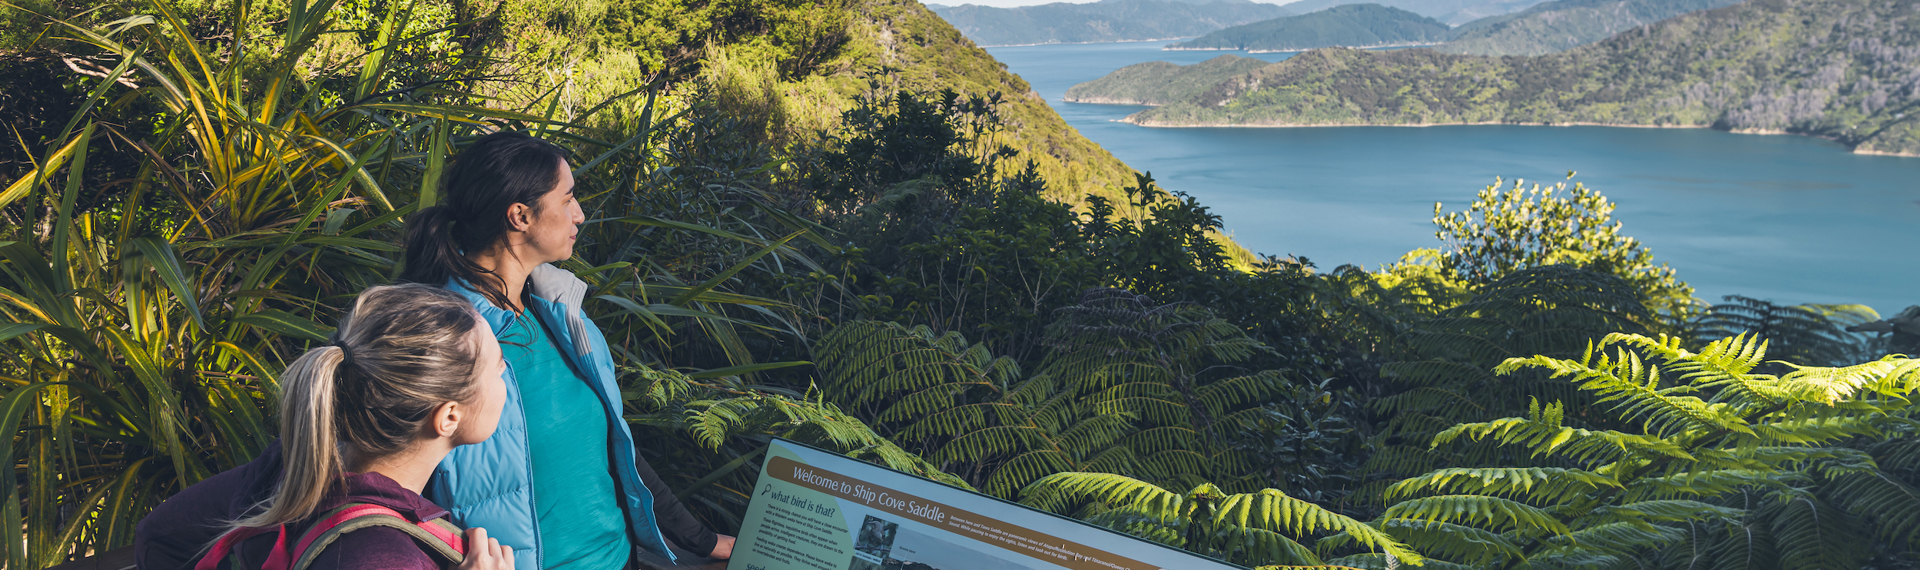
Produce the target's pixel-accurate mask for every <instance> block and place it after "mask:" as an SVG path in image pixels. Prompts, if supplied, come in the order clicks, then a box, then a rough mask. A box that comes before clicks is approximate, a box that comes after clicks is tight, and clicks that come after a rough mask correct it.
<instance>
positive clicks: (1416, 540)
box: [1322, 519, 1526, 567]
mask: <svg viewBox="0 0 1920 570" xmlns="http://www.w3.org/2000/svg"><path fill="white" fill-rule="evenodd" d="M1381 526H1382V528H1383V529H1384V530H1386V531H1387V533H1389V534H1392V535H1393V536H1394V537H1395V538H1399V539H1401V540H1404V541H1406V543H1407V545H1408V546H1410V547H1411V548H1414V549H1417V550H1419V551H1420V554H1422V555H1424V556H1428V557H1429V558H1428V560H1429V561H1430V562H1431V560H1432V559H1434V558H1439V559H1441V560H1448V561H1452V562H1458V563H1462V564H1467V565H1472V566H1477V567H1489V566H1498V565H1499V564H1500V563H1501V562H1504V561H1507V560H1513V559H1518V558H1525V557H1526V553H1525V552H1523V551H1522V550H1521V549H1520V545H1519V544H1517V543H1515V542H1514V541H1512V540H1509V539H1508V538H1507V537H1506V536H1505V535H1503V534H1501V533H1497V532H1493V531H1490V530H1486V529H1483V528H1478V527H1472V526H1467V525H1461V524H1454V523H1441V522H1422V521H1415V520H1409V519H1389V520H1387V521H1385V522H1384V523H1382V525H1381ZM1345 542H1346V537H1344V536H1334V537H1329V538H1327V539H1326V540H1323V541H1322V546H1331V547H1339V546H1342V545H1344V544H1345Z"/></svg>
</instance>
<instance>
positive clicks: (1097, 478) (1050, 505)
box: [1020, 473, 1186, 520]
mask: <svg viewBox="0 0 1920 570" xmlns="http://www.w3.org/2000/svg"><path fill="white" fill-rule="evenodd" d="M1083 501H1099V502H1102V503H1106V504H1108V505H1113V506H1115V507H1116V508H1126V509H1132V510H1135V511H1138V512H1141V513H1146V514H1148V515H1151V516H1155V517H1159V518H1161V519H1163V520H1173V519H1177V518H1183V517H1185V515H1186V504H1185V498H1184V497H1182V496H1181V495H1180V494H1179V493H1174V492H1172V491H1168V490H1166V489H1161V488H1160V487H1157V486H1154V485H1153V484H1152V483H1147V482H1145V481H1141V480H1139V479H1134V478H1132V477H1128V476H1125V475H1114V474H1111V473H1055V474H1052V475H1048V476H1046V477H1042V478H1041V479H1040V480H1039V481H1034V482H1033V484H1031V485H1027V487H1026V488H1025V489H1022V490H1021V491H1020V502H1021V503H1023V504H1026V505H1029V506H1032V507H1034V508H1037V509H1041V510H1045V511H1051V512H1056V513H1057V512H1062V511H1065V510H1066V509H1067V508H1068V507H1071V506H1073V505H1075V504H1078V503H1080V502H1083Z"/></svg>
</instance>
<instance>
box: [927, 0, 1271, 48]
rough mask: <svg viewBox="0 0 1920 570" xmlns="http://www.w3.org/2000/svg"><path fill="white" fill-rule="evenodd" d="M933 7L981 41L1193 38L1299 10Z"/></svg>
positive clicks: (1114, 2)
mask: <svg viewBox="0 0 1920 570" xmlns="http://www.w3.org/2000/svg"><path fill="white" fill-rule="evenodd" d="M927 8H929V9H931V10H933V12H934V13H935V14H939V15H940V17H941V18H944V19H946V20H947V23H949V24H952V25H953V27H954V28H955V29H958V30H960V33H962V34H965V35H966V36H967V38H968V39H972V40H973V42H974V43H975V44H978V45H981V46H1007V45H1032V44H1069V43H1091V42H1121V41H1141V40H1167V39H1174V38H1190V37H1194V36H1198V35H1201V34H1205V33H1207V32H1211V31H1214V30H1218V29H1221V28H1225V27H1227V26H1233V25H1238V24H1245V23H1248V22H1258V21H1261V20H1269V19H1273V18H1278V17H1281V16H1286V15H1289V14H1292V13H1293V12H1291V11H1289V10H1287V9H1285V8H1281V7H1279V6H1275V5H1273V4H1259V3H1254V2H1250V1H1248V0H1212V1H1209V2H1206V3H1198V2H1192V1H1180V0H1102V1H1100V2H1093V3H1089V4H1068V3H1064V2H1061V3H1054V4H1042V5H1039V6H1023V7H1019V8H993V7H988V6H976V5H973V4H966V5H961V6H947V5H941V4H928V5H927Z"/></svg>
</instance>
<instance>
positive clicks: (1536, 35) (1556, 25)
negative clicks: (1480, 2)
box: [1437, 0, 1739, 55]
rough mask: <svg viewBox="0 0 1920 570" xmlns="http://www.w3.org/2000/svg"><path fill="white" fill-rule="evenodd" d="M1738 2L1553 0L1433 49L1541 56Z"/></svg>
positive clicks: (1468, 28)
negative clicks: (1683, 15) (1690, 13)
mask: <svg viewBox="0 0 1920 570" xmlns="http://www.w3.org/2000/svg"><path fill="white" fill-rule="evenodd" d="M1738 2H1739V0H1558V1H1556V2H1547V3H1543V4H1539V5H1536V6H1534V7H1532V8H1529V9H1527V10H1523V11H1520V12H1515V13H1512V14H1505V15H1501V16H1494V17H1490V18H1483V19H1480V20H1475V21H1473V22H1468V23H1467V24H1465V25H1462V26H1460V27H1459V28H1455V29H1454V30H1453V40H1452V41H1449V42H1447V44H1446V45H1445V46H1441V47H1439V48H1437V49H1439V50H1440V51H1444V52H1447V53H1466V54H1476V55H1541V54H1549V53H1554V52H1558V51H1564V50H1568V49H1572V48H1575V47H1579V46H1583V45H1586V44H1590V43H1593V42H1597V41H1600V40H1604V39H1607V38H1610V37H1613V35H1614V34H1618V33H1620V32H1624V31H1627V30H1631V29H1633V28H1636V27H1639V26H1644V25H1647V24H1651V23H1654V22H1658V21H1661V20H1665V19H1668V18H1672V17H1674V16H1679V15H1681V14H1685V13H1688V12H1698V11H1701V10H1711V9H1714V8H1719V7H1722V6H1731V5H1733V4H1736V3H1738Z"/></svg>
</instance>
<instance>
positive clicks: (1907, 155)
mask: <svg viewBox="0 0 1920 570" xmlns="http://www.w3.org/2000/svg"><path fill="white" fill-rule="evenodd" d="M1132 119H1133V117H1132V116H1128V117H1127V118H1124V119H1116V120H1115V121H1114V122H1118V123H1129V124H1133V125H1138V126H1141V127H1146V128H1151V129H1221V128H1243V129H1304V128H1314V127H1388V128H1396V127H1397V128H1426V127H1476V126H1488V125H1510V126H1516V127H1612V128H1619V129H1707V130H1714V131H1720V132H1723V133H1731V134H1736V135H1765V136H1773V135H1791V136H1797V137H1809V138H1816V139H1821V140H1828V141H1833V142H1836V143H1840V144H1842V145H1845V144H1846V143H1844V142H1840V140H1839V139H1836V138H1833V137H1829V136H1822V135H1816V134H1811V133H1796V132H1791V131H1787V130H1783V129H1728V130H1722V129H1716V128H1713V127H1712V126H1711V125H1645V124H1629V123H1593V122H1586V121H1570V122H1564V123H1522V122H1511V121H1479V122H1471V123H1469V122H1455V123H1393V124H1382V123H1268V124H1257V125H1252V124H1239V125H1231V124H1218V123H1214V124H1207V123H1179V124H1168V123H1152V124H1149V123H1146V122H1140V121H1135V120H1132ZM1847 152H1849V153H1853V154H1861V155H1869V156H1893V157H1901V158H1920V152H1894V151H1885V150H1863V149H1861V148H1860V147H1858V146H1848V147H1847Z"/></svg>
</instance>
